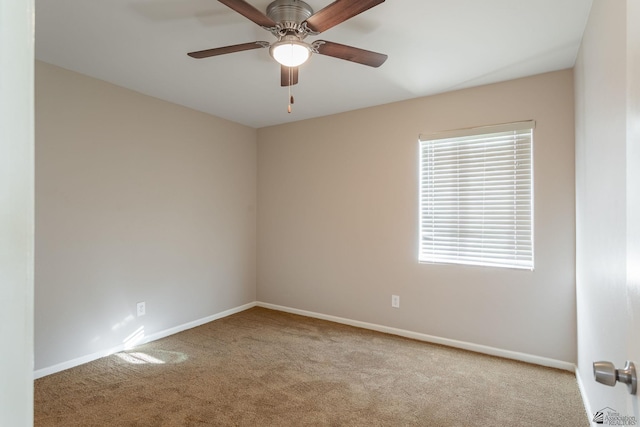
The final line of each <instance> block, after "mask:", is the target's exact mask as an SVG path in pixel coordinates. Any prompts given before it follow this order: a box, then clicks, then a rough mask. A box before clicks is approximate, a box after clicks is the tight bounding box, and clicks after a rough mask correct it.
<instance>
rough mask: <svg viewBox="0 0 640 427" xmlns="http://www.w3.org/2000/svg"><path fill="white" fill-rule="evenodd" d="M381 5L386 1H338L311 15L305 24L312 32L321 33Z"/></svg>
mask: <svg viewBox="0 0 640 427" xmlns="http://www.w3.org/2000/svg"><path fill="white" fill-rule="evenodd" d="M380 3H384V0H357V1H356V0H336V1H334V2H333V3H331V4H330V5H328V6H326V7H325V8H324V9H321V10H320V11H318V12H316V13H314V14H313V15H311V16H310V17H309V19H307V20H306V21H305V22H306V23H307V28H309V29H310V30H311V31H314V32H316V33H321V32H323V31H327V30H328V29H329V28H331V27H335V26H336V25H338V24H340V23H342V22H344V21H346V20H347V19H351V18H353V17H354V16H356V15H358V14H360V13H362V12H364V11H365V10H369V9H371V8H372V7H374V6H377V5H379V4H380Z"/></svg>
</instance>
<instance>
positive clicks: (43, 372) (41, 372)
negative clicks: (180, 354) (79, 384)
mask: <svg viewBox="0 0 640 427" xmlns="http://www.w3.org/2000/svg"><path fill="white" fill-rule="evenodd" d="M255 306H256V303H255V302H251V303H248V304H244V305H241V306H239V307H234V308H231V309H229V310H225V311H222V312H220V313H216V314H213V315H211V316H207V317H203V318H202V319H197V320H194V321H192V322H187V323H184V324H182V325H178V326H175V327H173V328H169V329H166V330H164V331H160V332H156V333H153V334H150V335H146V336H145V337H143V338H142V339H141V340H140V341H139V342H137V343H136V345H141V344H146V343H149V342H151V341H156V340H159V339H161V338H165V337H168V336H169V335H173V334H177V333H178V332H182V331H186V330H187V329H191V328H195V327H196V326H200V325H204V324H205V323H209V322H212V321H214V320H217V319H221V318H223V317H227V316H230V315H232V314H235V313H239V312H241V311H245V310H247V309H249V308H252V307H255ZM126 349H129V347H127V346H126V345H125V344H122V345H119V346H116V347H112V348H108V349H105V350H101V351H98V352H96V353H92V354H88V355H86V356H82V357H78V358H76V359H72V360H69V361H66V362H62V363H58V364H56V365H53V366H49V367H46V368H42V369H38V370H36V371H34V373H33V377H34V379H38V378H42V377H45V376H47V375H51V374H55V373H56V372H60V371H64V370H65V369H70V368H73V367H75V366H78V365H82V364H84V363H89V362H92V361H94V360H97V359H100V358H102V357H106V356H109V355H112V354H114V353H118V352H121V351H123V350H126Z"/></svg>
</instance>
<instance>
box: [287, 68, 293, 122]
mask: <svg viewBox="0 0 640 427" xmlns="http://www.w3.org/2000/svg"><path fill="white" fill-rule="evenodd" d="M292 79H293V71H292V69H291V67H289V87H288V89H289V106H288V107H287V113H289V114H291V105H292V104H293V95H291V80H292Z"/></svg>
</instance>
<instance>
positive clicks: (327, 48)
mask: <svg viewBox="0 0 640 427" xmlns="http://www.w3.org/2000/svg"><path fill="white" fill-rule="evenodd" d="M313 47H315V48H316V49H317V50H318V53H319V54H321V55H327V56H333V57H334V58H339V59H346V60H347V61H351V62H357V63H358V64H363V65H368V66H369V67H376V68H377V67H379V66H381V65H382V64H384V61H386V60H387V58H388V56H387V55H385V54H382V53H376V52H371V51H370V50H364V49H358V48H357V47H353V46H347V45H344V44H340V43H333V42H328V41H325V40H317V41H315V42H313Z"/></svg>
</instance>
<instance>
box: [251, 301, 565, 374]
mask: <svg viewBox="0 0 640 427" xmlns="http://www.w3.org/2000/svg"><path fill="white" fill-rule="evenodd" d="M256 305H257V306H258V307H264V308H269V309H272V310H278V311H284V312H286V313H292V314H299V315H301V316H306V317H314V318H316V319H322V320H329V321H331V322H336V323H342V324H344V325H349V326H356V327H358V328H363V329H370V330H373V331H378V332H384V333H387V334H392V335H398V336H401V337H405V338H411V339H415V340H418V341H425V342H429V343H433V344H441V345H446V346H448V347H455V348H460V349H463V350H469V351H474V352H476V353H482V354H488V355H491V356H498V357H504V358H505V359H512V360H519V361H521V362H527V363H532V364H535V365H541V366H547V367H550V368H556V369H562V370H565V371H569V372H575V369H576V366H575V365H574V364H573V363H570V362H564V361H561V360H556V359H550V358H547V357H541V356H534V355H531V354H526V353H519V352H516V351H510V350H503V349H500V348H495V347H488V346H485V345H480V344H473V343H468V342H464V341H457V340H452V339H449V338H442V337H436V336H433V335H427V334H422V333H419V332H412V331H407V330H404V329H397V328H391V327H388V326H382V325H377V324H374V323H367V322H361V321H358V320H351V319H345V318H342V317H336V316H330V315H327V314H321V313H314V312H312V311H306V310H299V309H297V308H290V307H284V306H281V305H275V304H269V303H265V302H259V301H258V302H256Z"/></svg>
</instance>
